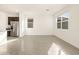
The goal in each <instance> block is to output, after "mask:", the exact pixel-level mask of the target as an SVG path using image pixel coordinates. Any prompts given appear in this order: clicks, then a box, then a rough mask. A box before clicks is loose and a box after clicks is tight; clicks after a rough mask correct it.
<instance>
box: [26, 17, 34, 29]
mask: <svg viewBox="0 0 79 59" xmlns="http://www.w3.org/2000/svg"><path fill="white" fill-rule="evenodd" d="M27 22H28V25H27V26H28V28H33V19H32V18H29V19H28V21H27Z"/></svg>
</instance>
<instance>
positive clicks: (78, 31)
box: [53, 5, 79, 48]
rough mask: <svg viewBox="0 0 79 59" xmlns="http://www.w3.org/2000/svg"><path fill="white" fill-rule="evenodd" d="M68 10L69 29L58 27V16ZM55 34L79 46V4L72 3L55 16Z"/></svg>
mask: <svg viewBox="0 0 79 59" xmlns="http://www.w3.org/2000/svg"><path fill="white" fill-rule="evenodd" d="M65 11H67V12H68V13H69V29H68V30H62V29H57V28H56V26H57V25H56V17H57V16H59V15H61V14H62V13H64V12H65ZM53 19H54V26H55V27H54V35H56V36H58V37H59V38H61V39H63V40H64V41H66V42H68V43H70V44H72V45H74V46H75V47H77V48H79V5H70V6H68V7H67V8H65V9H63V10H61V11H60V12H58V14H55V15H54V16H53Z"/></svg>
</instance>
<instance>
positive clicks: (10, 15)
mask: <svg viewBox="0 0 79 59" xmlns="http://www.w3.org/2000/svg"><path fill="white" fill-rule="evenodd" d="M7 16H8V17H19V13H9V12H7Z"/></svg>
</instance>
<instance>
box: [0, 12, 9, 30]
mask: <svg viewBox="0 0 79 59" xmlns="http://www.w3.org/2000/svg"><path fill="white" fill-rule="evenodd" d="M7 24H8V20H7V15H6V13H5V12H2V11H0V31H5V30H6V27H7Z"/></svg>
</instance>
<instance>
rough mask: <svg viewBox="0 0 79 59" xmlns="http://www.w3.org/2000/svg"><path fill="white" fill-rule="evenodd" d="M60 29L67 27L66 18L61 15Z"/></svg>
mask: <svg viewBox="0 0 79 59" xmlns="http://www.w3.org/2000/svg"><path fill="white" fill-rule="evenodd" d="M62 29H68V18H66V17H62Z"/></svg>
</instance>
